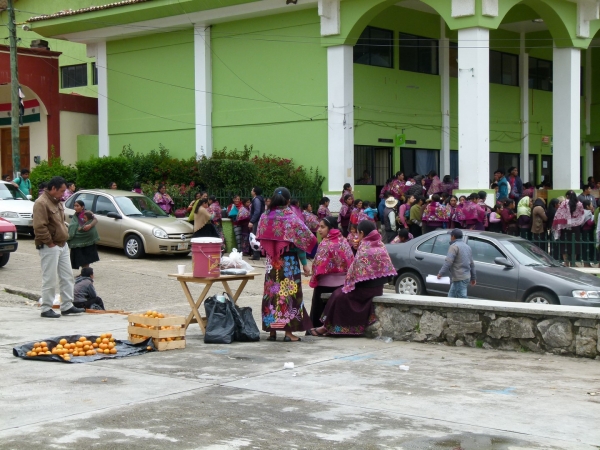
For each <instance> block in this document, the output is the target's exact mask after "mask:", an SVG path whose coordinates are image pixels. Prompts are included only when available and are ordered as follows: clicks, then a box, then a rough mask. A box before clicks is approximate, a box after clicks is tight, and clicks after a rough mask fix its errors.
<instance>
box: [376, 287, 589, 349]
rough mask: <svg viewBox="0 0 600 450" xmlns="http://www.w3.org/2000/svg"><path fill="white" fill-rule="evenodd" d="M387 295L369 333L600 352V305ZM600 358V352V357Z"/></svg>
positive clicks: (494, 345)
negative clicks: (533, 303)
mask: <svg viewBox="0 0 600 450" xmlns="http://www.w3.org/2000/svg"><path fill="white" fill-rule="evenodd" d="M460 300H461V299H447V298H440V297H424V296H408V295H401V294H386V295H384V296H382V297H378V298H376V299H375V300H374V304H375V313H376V315H377V317H378V319H379V320H378V322H376V323H375V324H373V325H371V326H370V327H369V328H368V329H367V335H368V336H369V337H391V338H392V339H394V340H399V341H412V342H443V343H445V344H447V345H455V346H463V345H465V346H469V347H480V348H485V349H498V350H512V351H523V352H527V351H531V352H538V353H542V352H551V353H554V354H557V355H569V356H581V357H585V358H596V357H597V356H598V355H600V308H586V307H565V306H559V305H556V306H555V305H527V304H521V303H511V302H494V301H486V300H467V299H465V300H463V301H462V302H461V301H460ZM598 359H600V356H599V357H598Z"/></svg>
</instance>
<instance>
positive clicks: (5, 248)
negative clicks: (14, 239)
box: [2, 245, 15, 252]
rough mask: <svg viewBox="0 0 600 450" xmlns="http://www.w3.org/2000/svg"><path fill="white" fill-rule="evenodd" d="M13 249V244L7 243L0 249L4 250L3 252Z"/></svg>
mask: <svg viewBox="0 0 600 450" xmlns="http://www.w3.org/2000/svg"><path fill="white" fill-rule="evenodd" d="M14 249H15V246H14V245H7V246H4V247H2V251H4V252H9V251H11V250H14Z"/></svg>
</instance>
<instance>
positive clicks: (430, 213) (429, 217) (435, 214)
mask: <svg viewBox="0 0 600 450" xmlns="http://www.w3.org/2000/svg"><path fill="white" fill-rule="evenodd" d="M449 220H450V208H448V207H447V206H446V205H443V204H441V203H440V196H439V195H438V194H434V195H432V196H431V202H430V203H429V204H428V205H426V206H425V210H424V211H423V223H424V224H425V232H426V233H430V232H431V231H436V230H437V229H439V228H442V227H443V226H444V224H446V225H447V224H448V221H449Z"/></svg>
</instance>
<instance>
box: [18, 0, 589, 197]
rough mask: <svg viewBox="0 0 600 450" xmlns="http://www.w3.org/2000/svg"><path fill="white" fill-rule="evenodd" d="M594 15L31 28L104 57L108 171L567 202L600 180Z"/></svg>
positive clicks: (175, 8)
mask: <svg viewBox="0 0 600 450" xmlns="http://www.w3.org/2000/svg"><path fill="white" fill-rule="evenodd" d="M21 1H24V0H21ZM49 3H50V2H49ZM54 3H55V4H56V3H57V2H54ZM599 8H600V1H598V0H400V1H399V0H297V1H293V0H219V1H217V0H180V1H177V2H172V1H169V0H128V1H121V2H118V3H114V4H107V5H104V6H102V7H90V8H83V9H80V10H75V11H61V12H57V13H54V14H50V15H41V16H37V17H31V18H29V20H28V22H27V24H28V26H29V27H30V28H31V30H32V31H34V32H36V33H38V34H39V35H42V36H46V37H51V38H56V39H60V40H66V41H70V42H76V43H83V44H86V45H87V56H93V57H95V58H96V67H97V69H98V102H99V107H98V114H99V124H98V127H99V136H98V140H99V149H98V151H99V154H100V155H115V154H117V153H119V152H120V151H121V149H122V147H123V146H124V145H127V144H131V146H132V148H133V149H134V150H136V151H144V150H150V149H153V148H156V147H157V146H158V145H159V143H162V144H163V145H164V146H166V147H167V148H169V149H170V150H171V152H172V153H173V154H174V155H175V156H180V157H189V156H191V155H193V154H196V155H198V156H200V155H210V153H211V151H212V149H213V148H222V147H225V146H227V147H229V148H235V147H237V148H241V147H242V146H243V145H244V144H253V145H254V148H255V149H256V150H258V151H260V152H264V153H272V154H276V155H280V156H286V157H292V158H294V160H295V161H297V162H298V163H300V164H302V165H305V166H313V167H315V166H318V167H319V169H320V170H321V172H322V173H324V174H326V176H327V181H326V186H325V191H327V192H339V191H341V188H342V185H343V184H344V183H345V182H349V183H351V184H354V183H355V182H356V180H357V179H359V178H362V177H363V173H364V171H365V170H366V171H368V172H369V173H370V175H371V177H372V183H373V185H374V186H380V185H382V184H383V183H384V182H385V180H386V179H387V178H388V177H390V176H391V175H392V174H393V173H395V172H396V171H397V170H403V171H405V172H413V171H417V172H420V173H423V172H427V171H429V170H436V171H438V173H440V174H441V175H446V174H451V175H453V176H460V185H461V188H468V189H487V188H489V182H490V178H491V174H492V172H493V171H494V170H495V169H496V168H497V167H504V168H507V167H509V166H517V167H519V168H520V172H521V176H522V178H523V180H524V181H532V182H535V183H539V182H541V181H542V180H543V179H551V181H552V183H553V186H554V188H555V189H568V188H578V187H579V185H580V180H581V179H586V178H587V176H589V175H593V174H594V173H595V174H596V175H597V176H600V156H596V157H594V151H593V150H594V146H595V145H598V146H600V76H599V75H598V74H600V49H599V48H597V47H598V42H599V40H598V38H599V37H600V35H598V30H599V28H600V20H599ZM58 9H60V8H57V10H58ZM595 37H596V38H597V40H596V41H594V38H595ZM594 43H595V45H594ZM374 186H373V187H372V188H371V189H373V190H374V189H375V187H374ZM361 189H362V188H361Z"/></svg>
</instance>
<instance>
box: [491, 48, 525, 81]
mask: <svg viewBox="0 0 600 450" xmlns="http://www.w3.org/2000/svg"><path fill="white" fill-rule="evenodd" d="M490 83H496V84H504V85H507V86H518V85H519V57H518V56H517V55H513V54H511V53H502V52H497V51H495V50H490Z"/></svg>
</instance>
